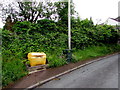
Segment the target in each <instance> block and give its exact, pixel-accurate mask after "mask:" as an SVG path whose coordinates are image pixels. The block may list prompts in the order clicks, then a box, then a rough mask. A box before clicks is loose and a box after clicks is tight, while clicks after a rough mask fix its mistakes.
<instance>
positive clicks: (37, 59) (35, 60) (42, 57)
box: [28, 52, 46, 66]
mask: <svg viewBox="0 0 120 90" xmlns="http://www.w3.org/2000/svg"><path fill="white" fill-rule="evenodd" d="M28 60H29V61H30V66H37V65H44V64H46V54H45V53H44V52H30V53H28Z"/></svg>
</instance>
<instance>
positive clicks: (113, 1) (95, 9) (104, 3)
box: [73, 0, 120, 24]
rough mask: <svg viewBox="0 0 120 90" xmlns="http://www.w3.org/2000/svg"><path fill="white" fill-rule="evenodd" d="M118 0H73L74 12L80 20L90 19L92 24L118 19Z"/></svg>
mask: <svg viewBox="0 0 120 90" xmlns="http://www.w3.org/2000/svg"><path fill="white" fill-rule="evenodd" d="M119 1H120V0H73V2H74V4H75V10H76V11H77V12H78V13H79V16H80V18H81V19H85V18H88V19H90V17H92V19H93V21H94V23H95V24H96V23H98V24H99V23H103V22H105V21H106V20H107V19H108V18H109V17H110V18H117V17H118V2H119Z"/></svg>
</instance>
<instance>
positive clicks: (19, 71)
mask: <svg viewBox="0 0 120 90" xmlns="http://www.w3.org/2000/svg"><path fill="white" fill-rule="evenodd" d="M12 29H13V30H12V31H9V30H4V29H3V31H2V57H3V64H2V69H3V70H2V73H3V78H2V80H3V86H6V85H7V84H9V83H11V82H13V81H15V80H17V79H19V78H21V77H22V76H24V75H26V74H27V70H26V67H25V65H24V62H25V61H27V54H28V53H29V52H45V53H46V54H47V59H48V63H49V65H50V67H57V66H62V65H64V64H66V63H67V62H66V60H65V58H64V57H63V54H62V50H64V49H67V43H68V36H67V32H68V28H67V27H66V25H64V24H62V23H61V21H59V22H54V21H51V20H47V19H43V20H38V22H37V23H31V22H28V21H24V22H17V23H16V24H15V25H14V26H13V27H12ZM117 32H118V30H116V29H114V27H113V26H109V25H93V22H92V20H88V19H86V20H82V21H81V20H79V19H72V48H73V49H74V50H77V49H83V48H86V47H88V46H91V45H101V44H115V43H117V40H118V37H119V35H118V33H117Z"/></svg>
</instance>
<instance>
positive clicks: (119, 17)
mask: <svg viewBox="0 0 120 90" xmlns="http://www.w3.org/2000/svg"><path fill="white" fill-rule="evenodd" d="M110 19H112V20H115V21H117V22H120V16H118V17H117V18H110Z"/></svg>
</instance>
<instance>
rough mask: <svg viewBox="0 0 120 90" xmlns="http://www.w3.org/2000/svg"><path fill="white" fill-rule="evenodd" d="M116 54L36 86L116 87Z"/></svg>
mask: <svg viewBox="0 0 120 90" xmlns="http://www.w3.org/2000/svg"><path fill="white" fill-rule="evenodd" d="M118 56H119V55H113V56H111V57H109V58H106V59H103V60H100V61H97V62H94V63H92V64H89V65H86V66H84V67H82V68H80V69H77V70H75V71H73V72H70V73H68V74H65V75H63V76H61V77H58V78H55V79H54V80H52V81H49V82H47V83H45V84H43V85H41V86H38V87H37V88H118Z"/></svg>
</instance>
